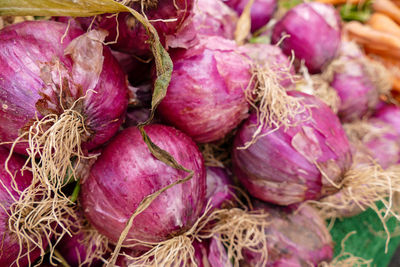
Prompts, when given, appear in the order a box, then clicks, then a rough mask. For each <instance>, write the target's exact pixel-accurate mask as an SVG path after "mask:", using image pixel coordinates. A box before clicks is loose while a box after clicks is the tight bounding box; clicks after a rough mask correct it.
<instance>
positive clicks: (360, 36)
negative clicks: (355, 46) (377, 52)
mask: <svg viewBox="0 0 400 267" xmlns="http://www.w3.org/2000/svg"><path fill="white" fill-rule="evenodd" d="M344 30H345V32H346V33H347V34H348V35H349V37H350V38H351V39H355V41H356V42H358V43H360V44H362V45H369V46H372V47H376V48H377V49H387V50H388V52H393V53H394V52H396V53H399V54H400V37H397V36H394V35H392V34H389V33H386V32H381V31H377V30H375V29H373V28H371V27H370V26H366V25H363V24H361V23H360V22H357V21H351V22H349V23H347V24H346V25H345V27H344Z"/></svg>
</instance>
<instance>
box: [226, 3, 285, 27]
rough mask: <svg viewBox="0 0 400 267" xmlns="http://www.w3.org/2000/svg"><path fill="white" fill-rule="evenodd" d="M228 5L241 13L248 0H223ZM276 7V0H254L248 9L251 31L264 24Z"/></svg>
mask: <svg viewBox="0 0 400 267" xmlns="http://www.w3.org/2000/svg"><path fill="white" fill-rule="evenodd" d="M224 2H225V3H226V4H227V5H228V6H230V7H231V8H233V9H234V10H235V11H236V12H237V13H238V15H241V14H242V12H243V10H244V8H245V7H246V4H247V3H248V0H225V1H224ZM277 7H278V1H277V0H255V1H254V3H253V5H252V7H251V11H250V16H251V32H255V31H257V30H258V29H260V28H261V27H262V26H264V25H266V24H267V23H268V22H269V21H270V19H271V18H272V16H273V14H274V13H275V11H276V9H277Z"/></svg>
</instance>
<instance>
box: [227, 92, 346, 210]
mask: <svg viewBox="0 0 400 267" xmlns="http://www.w3.org/2000/svg"><path fill="white" fill-rule="evenodd" d="M288 95H290V96H293V97H296V98H301V102H302V103H303V104H304V105H310V107H309V110H310V111H311V116H310V117H309V116H308V111H307V112H305V113H302V114H300V115H298V116H296V118H295V120H296V122H297V123H298V124H297V125H296V126H293V127H289V128H287V130H286V131H285V129H284V128H283V127H281V128H279V129H278V130H276V131H274V132H272V133H269V134H268V135H265V136H263V137H260V138H259V140H258V141H257V142H256V143H255V144H253V145H251V146H250V147H249V148H247V149H237V148H238V147H243V146H244V144H245V143H246V142H248V141H250V140H251V138H252V135H253V133H254V131H255V130H256V125H257V116H256V114H254V113H253V114H251V115H250V117H249V119H248V120H247V121H246V122H245V123H244V124H243V125H242V127H241V128H240V129H239V131H238V133H237V135H236V137H235V141H234V150H233V157H232V160H233V164H234V165H233V166H234V173H235V174H236V176H237V177H238V178H239V180H240V181H241V183H242V184H243V185H244V186H245V187H246V189H247V190H248V191H249V193H250V194H251V195H252V196H254V197H256V198H259V199H261V200H264V201H266V202H271V203H274V204H278V205H290V204H295V203H299V202H302V201H304V200H307V199H319V198H320V197H323V196H325V195H327V194H331V193H333V192H334V191H335V188H334V187H332V185H331V183H330V182H329V181H328V179H326V178H324V176H323V175H322V174H321V171H320V169H321V170H323V171H324V172H325V173H326V175H327V176H328V177H329V178H330V180H331V181H333V182H335V183H339V182H340V181H341V179H342V176H343V174H344V173H345V172H346V171H347V170H348V168H349V167H350V165H351V163H352V161H351V151H350V145H349V142H348V139H347V137H346V134H345V132H344V130H343V128H342V126H341V124H340V121H339V119H338V117H337V116H336V115H335V114H334V113H333V112H332V111H331V109H330V108H329V107H328V106H327V105H325V104H324V103H323V102H322V101H320V100H319V99H317V98H316V97H314V96H311V95H307V94H304V93H300V92H295V91H289V92H288ZM306 118H309V119H308V120H305V119H306ZM270 131H271V129H270V128H267V127H264V129H263V130H262V131H261V133H260V135H262V134H266V133H268V132H270ZM315 163H317V164H318V166H319V168H317V166H316V164H315ZM332 191H333V192H332Z"/></svg>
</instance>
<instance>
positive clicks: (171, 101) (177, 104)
mask: <svg viewBox="0 0 400 267" xmlns="http://www.w3.org/2000/svg"><path fill="white" fill-rule="evenodd" d="M171 58H172V61H173V63H174V69H173V72H172V77H171V82H170V84H169V86H168V89H167V95H166V96H165V98H164V99H163V100H162V102H161V103H160V106H159V108H158V112H159V114H160V115H161V117H162V118H163V119H164V121H166V122H167V123H169V124H171V125H173V126H175V127H176V128H178V129H180V130H181V131H183V132H184V133H186V134H187V135H189V136H190V137H192V139H193V140H194V141H196V142H198V143H207V142H212V141H216V140H218V139H221V138H223V137H224V136H225V135H226V134H227V133H228V132H230V131H231V130H233V129H234V128H235V127H236V126H238V125H239V123H240V122H241V121H242V120H243V119H245V118H246V117H247V116H248V108H249V105H248V103H247V100H246V97H245V93H244V90H246V88H247V87H248V86H249V84H250V82H251V73H250V71H251V67H250V62H249V61H250V60H249V59H248V58H247V57H246V56H244V55H242V54H241V53H239V51H238V49H237V46H236V44H235V43H234V42H233V41H230V40H226V39H224V38H221V37H217V36H208V37H205V38H202V39H201V43H200V44H199V45H197V46H196V47H194V48H193V49H189V50H176V51H174V52H173V53H171ZM222 122H223V123H222Z"/></svg>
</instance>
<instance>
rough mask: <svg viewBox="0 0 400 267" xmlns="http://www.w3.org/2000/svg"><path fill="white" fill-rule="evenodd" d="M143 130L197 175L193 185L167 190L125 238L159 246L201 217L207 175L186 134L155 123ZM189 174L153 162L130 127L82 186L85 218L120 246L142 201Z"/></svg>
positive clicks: (195, 148)
mask: <svg viewBox="0 0 400 267" xmlns="http://www.w3.org/2000/svg"><path fill="white" fill-rule="evenodd" d="M145 130H146V133H147V134H148V135H149V136H150V138H151V140H152V141H153V142H154V143H155V144H157V145H158V146H159V147H160V148H162V149H164V150H166V151H167V152H169V153H170V154H171V155H172V156H173V157H174V158H175V159H176V160H177V162H179V163H180V164H182V165H183V166H184V167H186V168H188V169H190V170H193V171H194V176H193V178H192V179H191V180H190V181H187V182H185V183H183V184H179V185H176V186H174V187H172V188H170V189H168V190H167V191H165V192H164V193H162V194H161V195H160V196H159V197H158V198H156V199H155V200H154V202H153V203H152V204H151V205H150V206H149V207H148V208H147V209H146V210H145V211H144V212H143V213H141V214H139V215H138V216H137V217H136V218H135V220H134V223H133V226H132V228H131V229H130V231H129V234H128V236H127V239H131V238H136V239H140V240H142V241H148V242H160V241H163V240H166V239H168V238H170V237H172V236H174V235H177V234H180V233H183V232H185V231H186V230H188V229H189V228H190V227H191V226H192V225H193V223H194V222H196V220H197V219H198V218H199V216H200V215H201V211H202V209H203V206H204V204H205V195H206V171H205V167H204V162H203V158H202V155H201V153H200V152H199V150H198V148H197V146H196V145H195V143H193V141H192V140H191V139H190V138H189V137H187V136H186V135H185V134H183V133H182V132H180V131H178V130H176V129H174V128H172V127H168V126H163V125H156V124H155V125H150V126H146V127H145ZM187 175H188V174H187V173H186V172H184V171H178V170H176V169H174V168H172V167H170V166H168V165H166V164H165V163H163V162H161V161H159V160H157V159H156V158H155V157H153V155H152V154H151V153H150V151H149V149H148V147H147V145H146V144H145V143H144V141H143V138H142V136H141V134H140V132H139V130H138V129H137V128H136V127H131V128H127V129H125V130H124V131H122V132H120V133H119V134H118V135H117V136H116V137H115V138H114V139H113V140H112V141H111V142H110V143H109V144H108V146H107V147H106V148H105V149H104V150H103V152H102V154H101V156H100V157H99V159H98V160H97V161H96V162H95V164H94V165H93V167H92V169H91V171H90V174H89V177H88V179H87V180H86V182H85V183H84V184H83V185H82V190H81V194H80V197H81V200H82V207H83V210H84V214H85V217H86V218H87V219H88V220H89V222H90V223H91V225H92V226H93V227H95V228H96V229H97V230H98V231H99V232H100V233H101V234H103V235H105V236H106V237H108V238H109V239H110V240H111V241H112V242H116V241H117V240H118V238H119V236H120V234H121V232H122V230H123V229H124V227H125V224H126V222H127V221H128V219H129V218H130V216H131V215H132V214H133V212H134V211H135V210H136V209H137V207H138V206H139V203H140V202H141V201H142V200H143V198H144V197H146V196H148V195H150V194H152V193H154V192H156V191H158V190H159V189H161V188H163V187H165V186H167V185H169V184H171V183H173V182H175V181H177V180H179V179H183V178H184V177H186V176H187Z"/></svg>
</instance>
